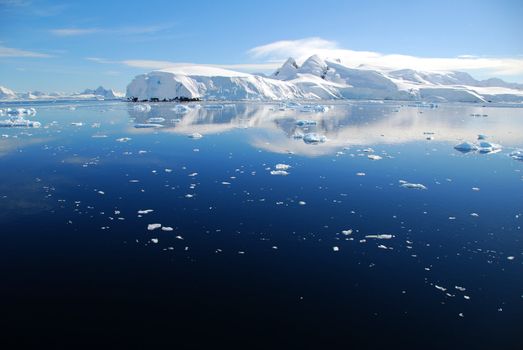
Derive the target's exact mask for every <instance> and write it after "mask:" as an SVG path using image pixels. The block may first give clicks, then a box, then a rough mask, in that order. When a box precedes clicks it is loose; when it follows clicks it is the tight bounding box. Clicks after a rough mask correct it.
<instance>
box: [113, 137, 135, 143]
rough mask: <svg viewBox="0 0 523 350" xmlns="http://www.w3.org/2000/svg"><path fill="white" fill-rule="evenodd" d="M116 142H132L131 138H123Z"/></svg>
mask: <svg viewBox="0 0 523 350" xmlns="http://www.w3.org/2000/svg"><path fill="white" fill-rule="evenodd" d="M116 141H118V142H127V141H131V138H130V137H121V138H119V139H116Z"/></svg>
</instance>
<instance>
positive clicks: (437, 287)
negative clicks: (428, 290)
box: [434, 284, 447, 292]
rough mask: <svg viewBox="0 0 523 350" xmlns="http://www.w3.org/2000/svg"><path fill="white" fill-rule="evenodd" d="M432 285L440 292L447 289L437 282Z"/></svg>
mask: <svg viewBox="0 0 523 350" xmlns="http://www.w3.org/2000/svg"><path fill="white" fill-rule="evenodd" d="M434 287H436V289H439V290H441V291H442V292H445V291H447V288H444V287H442V286H438V285H437V284H435V285H434Z"/></svg>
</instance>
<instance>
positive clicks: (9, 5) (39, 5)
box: [0, 0, 68, 17]
mask: <svg viewBox="0 0 523 350" xmlns="http://www.w3.org/2000/svg"><path fill="white" fill-rule="evenodd" d="M67 6H68V5H67V4H52V5H51V4H48V3H47V2H45V1H38V0H36V1H35V0H0V11H2V12H9V13H16V14H20V15H23V16H24V17H27V15H34V16H38V17H50V16H56V15H58V14H60V13H62V12H63V11H64V10H65V9H66V8H67Z"/></svg>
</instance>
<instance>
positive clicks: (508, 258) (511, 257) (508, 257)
mask: <svg viewBox="0 0 523 350" xmlns="http://www.w3.org/2000/svg"><path fill="white" fill-rule="evenodd" d="M515 258H516V257H514V256H512V255H511V256H507V260H514V259H515Z"/></svg>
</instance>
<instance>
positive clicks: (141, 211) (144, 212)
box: [138, 209, 154, 214]
mask: <svg viewBox="0 0 523 350" xmlns="http://www.w3.org/2000/svg"><path fill="white" fill-rule="evenodd" d="M153 211H154V210H153V209H140V210H138V214H149V213H152V212H153Z"/></svg>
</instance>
